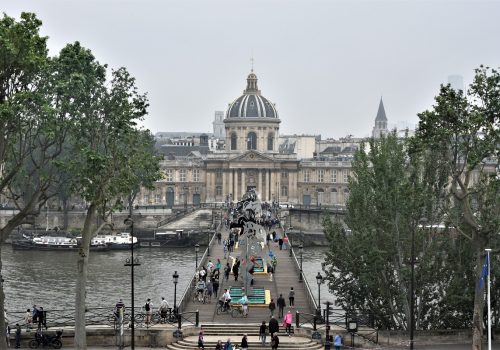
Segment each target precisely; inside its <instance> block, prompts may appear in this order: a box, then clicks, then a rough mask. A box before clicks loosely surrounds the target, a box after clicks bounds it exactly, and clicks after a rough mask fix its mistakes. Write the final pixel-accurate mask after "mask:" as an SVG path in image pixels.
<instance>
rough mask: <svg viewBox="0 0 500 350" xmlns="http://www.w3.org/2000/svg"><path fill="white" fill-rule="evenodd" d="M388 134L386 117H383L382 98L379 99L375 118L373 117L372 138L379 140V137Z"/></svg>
mask: <svg viewBox="0 0 500 350" xmlns="http://www.w3.org/2000/svg"><path fill="white" fill-rule="evenodd" d="M388 132H389V129H387V117H386V115H385V108H384V102H383V101H382V97H381V98H380V103H379V105H378V111H377V116H376V117H375V126H374V127H373V131H372V137H373V138H375V139H376V138H379V137H380V136H381V135H383V136H385V135H387V133H388Z"/></svg>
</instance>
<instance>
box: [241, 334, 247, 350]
mask: <svg viewBox="0 0 500 350" xmlns="http://www.w3.org/2000/svg"><path fill="white" fill-rule="evenodd" d="M240 350H248V337H247V335H246V334H243V338H241V344H240Z"/></svg>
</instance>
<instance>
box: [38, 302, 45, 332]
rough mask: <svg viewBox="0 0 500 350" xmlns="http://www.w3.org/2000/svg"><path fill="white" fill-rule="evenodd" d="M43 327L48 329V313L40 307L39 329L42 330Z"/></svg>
mask: <svg viewBox="0 0 500 350" xmlns="http://www.w3.org/2000/svg"><path fill="white" fill-rule="evenodd" d="M42 326H43V327H45V329H47V311H44V310H43V307H41V306H40V309H39V310H38V329H42Z"/></svg>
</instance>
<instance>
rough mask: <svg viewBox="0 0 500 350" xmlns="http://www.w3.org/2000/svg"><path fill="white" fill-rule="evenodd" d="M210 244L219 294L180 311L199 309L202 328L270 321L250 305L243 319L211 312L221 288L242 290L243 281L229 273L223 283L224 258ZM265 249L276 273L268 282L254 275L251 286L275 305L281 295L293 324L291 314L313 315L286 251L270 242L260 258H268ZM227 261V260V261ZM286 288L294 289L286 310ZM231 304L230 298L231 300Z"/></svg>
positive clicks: (265, 313)
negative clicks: (218, 269)
mask: <svg viewBox="0 0 500 350" xmlns="http://www.w3.org/2000/svg"><path fill="white" fill-rule="evenodd" d="M272 230H275V231H276V232H277V233H278V234H279V235H282V230H281V229H272ZM228 234H229V230H227V229H224V230H223V231H222V241H224V239H227V238H228ZM213 242H214V243H213V245H212V246H211V247H210V257H209V259H210V260H212V262H213V263H214V264H215V263H216V262H217V259H220V260H221V263H222V271H221V273H220V281H219V282H220V286H219V293H218V296H213V297H212V301H211V302H210V303H207V304H203V303H199V302H194V301H193V300H189V302H188V303H187V305H186V306H185V307H184V311H196V310H199V312H200V323H201V324H202V325H203V323H212V322H215V323H261V322H262V321H266V323H267V322H268V321H269V319H270V312H269V309H268V307H267V305H266V306H264V307H262V306H250V308H249V315H248V317H247V318H233V317H231V315H229V314H226V313H224V314H221V315H217V314H216V312H215V308H216V306H217V300H218V299H219V297H220V296H221V295H222V293H224V289H225V288H230V287H240V288H241V287H244V286H245V282H244V281H243V278H242V277H243V276H241V275H240V276H239V278H238V281H235V280H234V277H233V275H232V273H231V274H230V275H229V280H224V273H223V270H224V266H225V265H226V262H228V260H227V259H224V252H223V246H222V245H219V244H218V243H217V240H214V241H213ZM241 249H245V248H244V247H241ZM269 249H271V250H272V251H273V253H274V254H275V256H276V257H277V259H278V265H277V267H276V273H275V274H274V275H273V280H272V281H270V280H269V276H268V275H267V274H254V276H253V278H254V286H255V287H263V288H265V289H268V290H269V291H270V294H271V298H273V299H274V301H275V302H276V300H277V298H278V296H279V294H280V293H281V294H283V297H284V298H285V301H286V305H287V307H286V308H285V314H286V312H287V310H288V309H290V310H291V311H292V314H293V315H294V317H293V321H294V322H295V311H299V312H301V313H314V310H312V309H311V308H310V307H309V305H308V303H307V297H306V288H305V286H304V283H300V282H299V274H298V271H297V268H296V266H295V263H294V261H293V260H292V259H293V258H291V257H290V256H289V251H288V250H279V246H278V243H270V247H269V248H268V247H267V246H265V247H264V249H263V250H262V252H259V253H261V255H262V257H263V258H264V259H266V258H267V260H269V257H268V253H269ZM245 255H246V253H245V252H242V251H240V250H239V248H238V249H235V251H234V252H233V253H231V256H233V257H244V256H245ZM229 262H231V260H229ZM204 263H205V264H206V262H204ZM240 271H244V268H240ZM290 287H294V290H295V307H294V308H289V307H288V292H289V290H290ZM248 288H249V289H251V286H250V285H249V284H248ZM233 301H235V300H234V298H233ZM274 315H275V317H277V315H278V308H277V307H276V310H275V312H274ZM278 321H279V322H280V324H281V319H278Z"/></svg>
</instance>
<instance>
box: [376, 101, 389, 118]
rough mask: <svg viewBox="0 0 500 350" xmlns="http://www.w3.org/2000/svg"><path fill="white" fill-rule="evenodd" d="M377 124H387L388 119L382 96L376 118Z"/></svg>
mask: <svg viewBox="0 0 500 350" xmlns="http://www.w3.org/2000/svg"><path fill="white" fill-rule="evenodd" d="M375 121H376V122H386V121H387V117H386V116H385V108H384V102H383V101H382V96H380V103H379V105H378V112H377V117H376V118H375Z"/></svg>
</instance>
